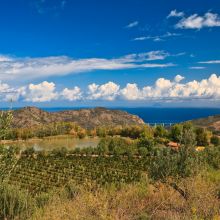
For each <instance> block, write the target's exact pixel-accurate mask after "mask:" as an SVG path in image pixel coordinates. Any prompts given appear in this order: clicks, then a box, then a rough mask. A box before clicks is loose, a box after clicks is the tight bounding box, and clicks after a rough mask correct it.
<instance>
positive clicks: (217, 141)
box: [211, 135, 220, 146]
mask: <svg viewBox="0 0 220 220" xmlns="http://www.w3.org/2000/svg"><path fill="white" fill-rule="evenodd" d="M211 143H212V144H213V145H214V146H219V145H220V138H219V137H218V136H217V135H213V136H212V137H211Z"/></svg>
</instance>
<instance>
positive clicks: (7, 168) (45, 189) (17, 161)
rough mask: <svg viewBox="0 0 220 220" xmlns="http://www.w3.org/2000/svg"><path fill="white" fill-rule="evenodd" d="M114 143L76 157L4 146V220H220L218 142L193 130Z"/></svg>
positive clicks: (134, 135)
mask: <svg viewBox="0 0 220 220" xmlns="http://www.w3.org/2000/svg"><path fill="white" fill-rule="evenodd" d="M9 116H10V115H9ZM6 119H7V121H5V123H1V125H2V126H1V129H0V130H1V135H2V137H5V136H6V135H7V134H8V129H7V128H8V124H9V122H10V118H9V117H5V118H4V120H6ZM4 120H2V121H3V122H4ZM6 122H7V123H6ZM137 131H138V132H137ZM120 132H121V131H120ZM104 136H106V135H104ZM112 136H113V137H111V136H110V134H109V133H108V136H107V137H104V138H103V139H102V140H101V141H100V143H99V145H98V147H97V148H84V149H74V150H72V151H68V150H66V149H65V148H61V149H56V150H53V151H48V152H47V151H35V150H34V149H33V148H30V149H26V150H24V151H21V150H20V149H19V148H12V147H9V148H5V147H1V148H0V181H1V185H0V219H48V220H49V219H50V220H53V219H54V220H55V219H103V220H104V219H112V220H113V219H139V220H143V219H219V218H220V144H219V139H218V137H217V136H214V135H212V134H211V133H210V132H209V131H206V130H203V129H200V130H199V128H194V127H193V126H192V125H191V124H190V123H185V124H182V125H175V126H173V128H172V129H170V130H169V131H168V130H166V129H164V128H163V127H160V126H158V127H156V128H149V127H142V128H139V129H136V130H135V129H133V127H131V128H124V129H123V133H120V136H117V137H116V136H115V135H112ZM125 137H129V138H125ZM170 140H172V141H176V143H178V148H175V149H172V148H169V147H166V143H167V142H169V141H170ZM198 145H199V146H205V148H204V149H203V150H202V151H197V150H196V149H197V146H198Z"/></svg>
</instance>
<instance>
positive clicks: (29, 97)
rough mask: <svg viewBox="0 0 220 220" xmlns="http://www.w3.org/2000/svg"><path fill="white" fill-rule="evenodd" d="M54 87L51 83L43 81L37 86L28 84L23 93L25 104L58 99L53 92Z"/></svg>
mask: <svg viewBox="0 0 220 220" xmlns="http://www.w3.org/2000/svg"><path fill="white" fill-rule="evenodd" d="M55 89H56V86H55V84H54V83H53V82H47V81H44V82H42V83H39V84H32V83H31V84H29V85H28V86H27V88H26V91H25V92H24V93H23V96H24V100H25V101H27V102H49V101H52V100H56V99H57V98H58V93H57V92H56V91H55Z"/></svg>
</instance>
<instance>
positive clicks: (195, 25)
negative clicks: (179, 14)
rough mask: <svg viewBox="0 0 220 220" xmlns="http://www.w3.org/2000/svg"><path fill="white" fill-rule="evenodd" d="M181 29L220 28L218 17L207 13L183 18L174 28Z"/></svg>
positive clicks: (219, 17) (219, 18)
mask: <svg viewBox="0 0 220 220" xmlns="http://www.w3.org/2000/svg"><path fill="white" fill-rule="evenodd" d="M175 27H176V28H181V29H201V28H205V27H220V16H219V15H218V14H215V13H212V12H207V13H205V14H204V15H203V16H200V15H198V14H193V15H190V16H189V17H183V18H182V19H181V20H180V21H179V22H178V23H177V24H176V26H175Z"/></svg>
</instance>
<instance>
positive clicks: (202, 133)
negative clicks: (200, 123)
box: [196, 128, 209, 146]
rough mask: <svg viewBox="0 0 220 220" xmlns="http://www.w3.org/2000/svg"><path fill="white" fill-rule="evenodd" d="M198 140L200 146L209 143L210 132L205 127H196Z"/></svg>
mask: <svg viewBox="0 0 220 220" xmlns="http://www.w3.org/2000/svg"><path fill="white" fill-rule="evenodd" d="M196 141H197V145H199V146H208V145H209V134H208V132H207V130H206V129H205V128H196Z"/></svg>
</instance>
